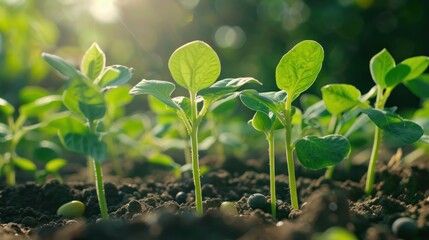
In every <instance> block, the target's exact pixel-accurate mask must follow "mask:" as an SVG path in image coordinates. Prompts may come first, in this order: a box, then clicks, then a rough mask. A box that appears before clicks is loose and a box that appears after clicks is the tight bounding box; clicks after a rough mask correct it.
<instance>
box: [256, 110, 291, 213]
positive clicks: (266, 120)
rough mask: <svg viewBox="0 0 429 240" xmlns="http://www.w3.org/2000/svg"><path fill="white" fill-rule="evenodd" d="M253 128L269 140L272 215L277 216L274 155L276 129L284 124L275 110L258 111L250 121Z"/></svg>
mask: <svg viewBox="0 0 429 240" xmlns="http://www.w3.org/2000/svg"><path fill="white" fill-rule="evenodd" d="M249 122H250V123H251V124H252V126H253V128H255V129H256V130H257V131H260V132H263V133H264V134H265V137H266V138H267V141H268V158H269V164H270V195H271V215H272V216H273V218H274V219H275V218H276V211H277V208H276V169H275V163H276V162H275V156H274V146H275V145H274V131H275V130H278V129H282V128H283V126H282V125H281V123H280V122H279V121H278V120H277V118H276V116H275V115H274V113H273V112H271V111H270V112H269V114H268V115H267V114H265V113H264V112H261V111H257V112H256V113H255V115H253V118H252V120H250V121H249Z"/></svg>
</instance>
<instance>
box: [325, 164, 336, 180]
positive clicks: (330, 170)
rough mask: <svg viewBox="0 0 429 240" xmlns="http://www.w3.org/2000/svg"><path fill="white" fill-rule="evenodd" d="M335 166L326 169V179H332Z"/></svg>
mask: <svg viewBox="0 0 429 240" xmlns="http://www.w3.org/2000/svg"><path fill="white" fill-rule="evenodd" d="M334 169H335V167H334V166H329V167H327V168H326V172H325V178H326V179H332V175H334Z"/></svg>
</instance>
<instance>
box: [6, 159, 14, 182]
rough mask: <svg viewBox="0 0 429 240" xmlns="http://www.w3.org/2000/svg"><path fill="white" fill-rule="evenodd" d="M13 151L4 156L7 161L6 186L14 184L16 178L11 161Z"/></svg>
mask: <svg viewBox="0 0 429 240" xmlns="http://www.w3.org/2000/svg"><path fill="white" fill-rule="evenodd" d="M14 154H15V153H14V152H11V154H9V156H6V159H7V161H8V163H7V166H8V168H7V171H6V184H7V185H8V186H14V185H15V184H16V180H15V179H16V178H15V163H14V161H13V159H14V157H13V156H12V155H14Z"/></svg>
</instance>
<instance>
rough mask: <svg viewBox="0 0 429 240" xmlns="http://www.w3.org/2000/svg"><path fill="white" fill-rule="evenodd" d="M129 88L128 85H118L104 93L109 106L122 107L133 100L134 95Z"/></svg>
mask: <svg viewBox="0 0 429 240" xmlns="http://www.w3.org/2000/svg"><path fill="white" fill-rule="evenodd" d="M128 92H129V90H128V88H127V87H118V88H115V89H111V90H109V91H107V92H106V93H105V94H104V98H105V99H106V103H107V106H108V107H109V108H110V107H112V108H120V107H123V106H125V105H127V104H128V103H130V102H131V101H132V100H133V96H131V95H130V94H128Z"/></svg>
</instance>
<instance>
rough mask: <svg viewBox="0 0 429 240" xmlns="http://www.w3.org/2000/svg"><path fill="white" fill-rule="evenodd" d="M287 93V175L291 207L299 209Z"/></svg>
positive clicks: (290, 109) (290, 106) (290, 108)
mask: <svg viewBox="0 0 429 240" xmlns="http://www.w3.org/2000/svg"><path fill="white" fill-rule="evenodd" d="M289 96H293V94H292V95H288V97H287V99H286V103H285V120H286V126H285V129H286V163H287V169H288V175H289V192H290V201H291V204H292V208H293V209H299V206H298V194H297V191H296V181H295V165H294V161H293V146H292V98H291V97H289Z"/></svg>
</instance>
